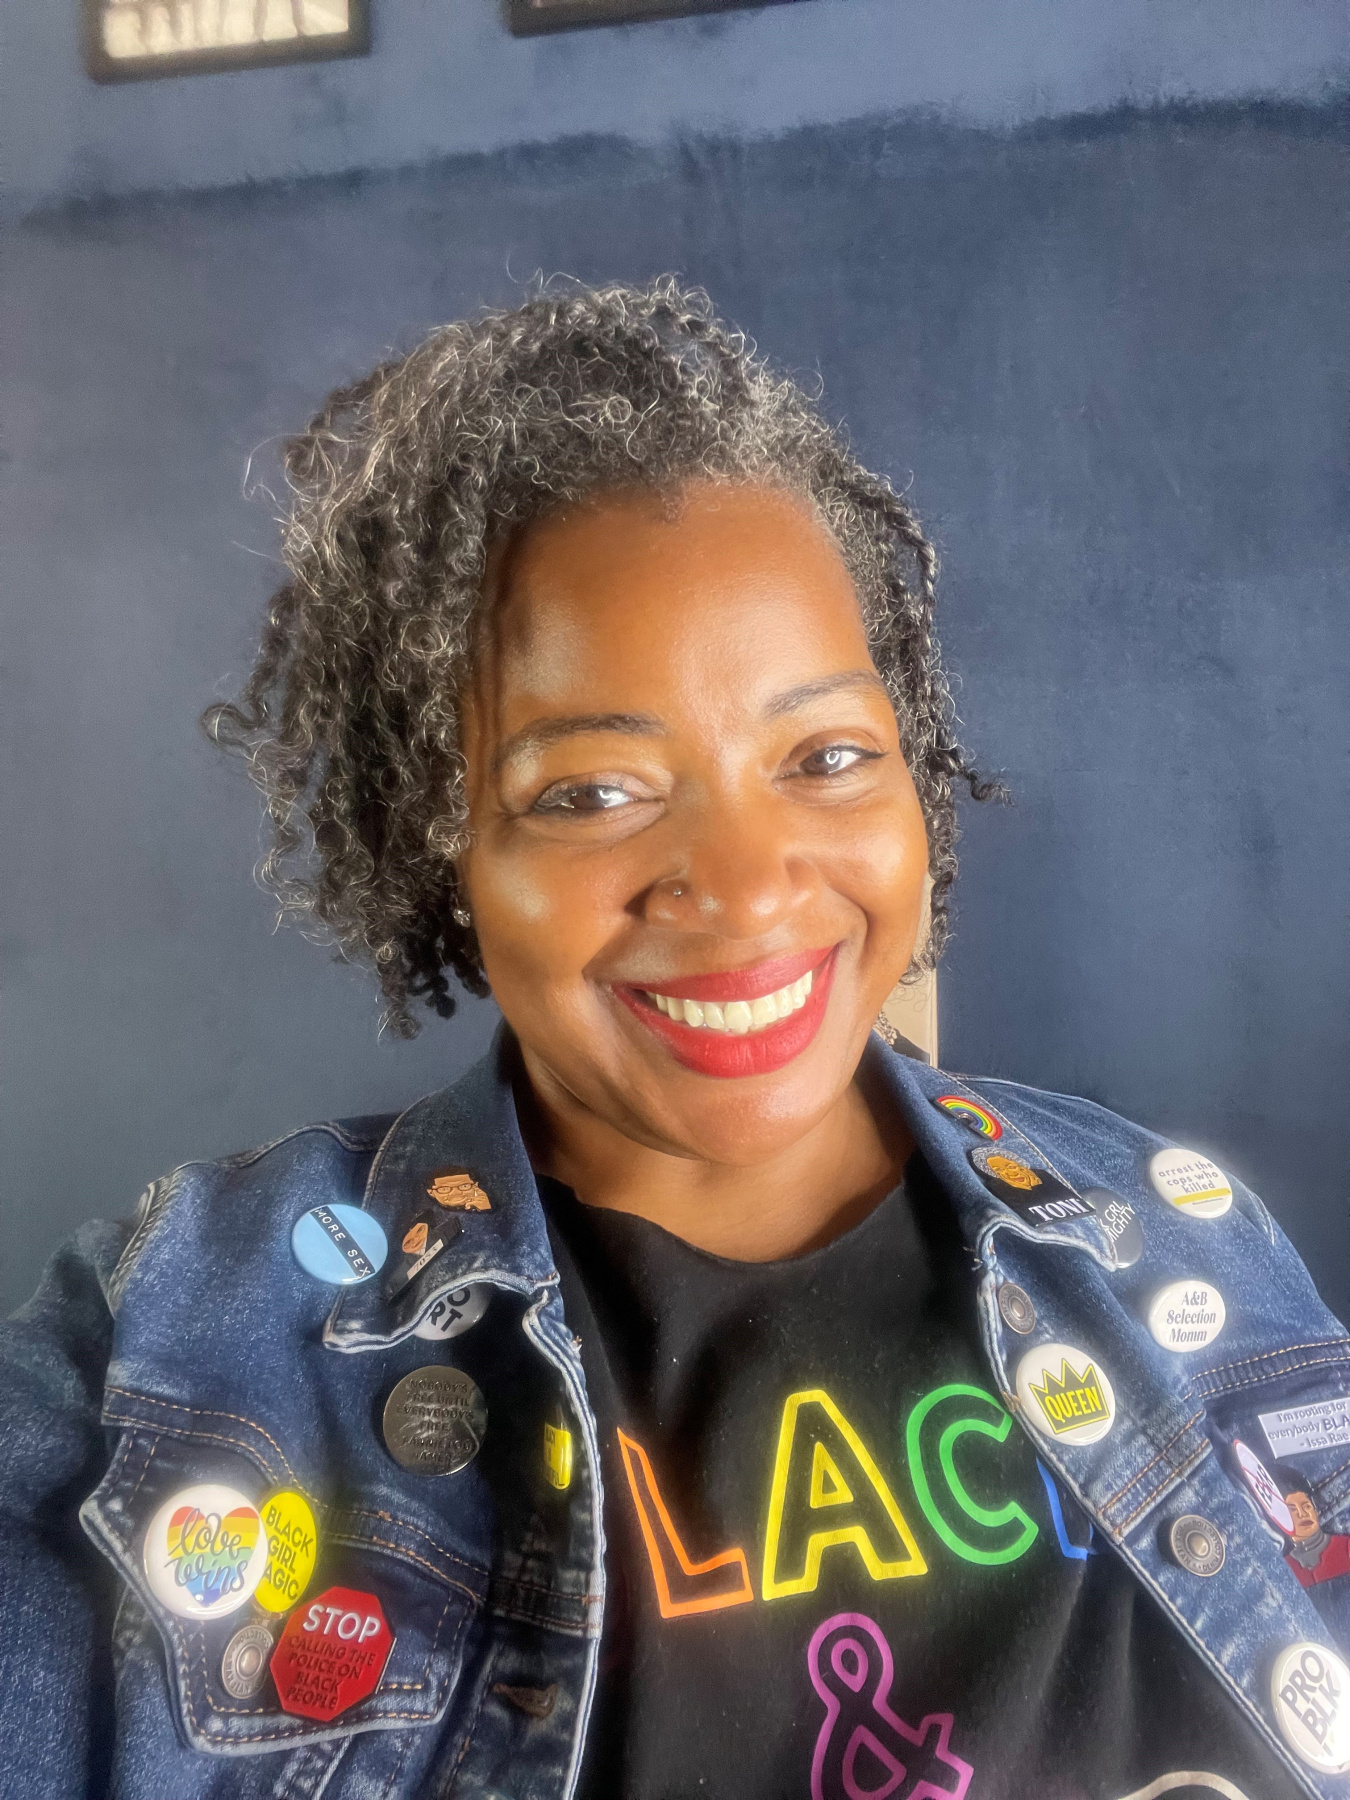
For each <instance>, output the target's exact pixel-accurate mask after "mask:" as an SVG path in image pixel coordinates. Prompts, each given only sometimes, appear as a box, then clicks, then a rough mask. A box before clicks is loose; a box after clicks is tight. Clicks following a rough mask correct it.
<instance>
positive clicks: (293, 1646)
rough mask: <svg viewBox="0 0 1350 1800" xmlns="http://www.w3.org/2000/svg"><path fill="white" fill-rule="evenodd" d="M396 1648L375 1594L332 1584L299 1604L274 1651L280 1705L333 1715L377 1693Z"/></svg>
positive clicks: (306, 1715) (306, 1714)
mask: <svg viewBox="0 0 1350 1800" xmlns="http://www.w3.org/2000/svg"><path fill="white" fill-rule="evenodd" d="M393 1647H394V1634H393V1632H392V1631H390V1629H389V1624H388V1621H387V1620H386V1618H385V1616H384V1608H383V1607H382V1606H381V1605H380V1603H379V1601H378V1600H377V1599H376V1597H375V1595H374V1594H362V1593H359V1592H358V1591H357V1590H356V1589H355V1588H341V1587H332V1588H329V1589H328V1590H327V1592H326V1593H322V1594H320V1595H319V1597H318V1599H317V1600H312V1601H311V1602H310V1603H309V1605H308V1606H297V1607H296V1609H295V1611H294V1612H293V1613H292V1614H291V1616H290V1618H289V1619H288V1620H287V1621H286V1629H285V1630H284V1631H283V1632H282V1634H281V1640H280V1642H279V1643H278V1644H277V1647H276V1649H275V1650H274V1651H273V1652H272V1663H271V1668H272V1680H273V1681H274V1682H275V1683H276V1688H277V1693H278V1694H279V1695H280V1696H281V1704H282V1707H283V1708H284V1710H285V1711H286V1712H288V1713H298V1714H299V1715H300V1717H301V1718H303V1719H335V1718H336V1717H337V1715H338V1714H339V1713H340V1712H346V1711H347V1709H348V1707H351V1706H355V1705H356V1703H357V1701H358V1700H364V1699H365V1698H366V1696H367V1694H371V1693H374V1691H375V1688H376V1687H377V1685H378V1684H379V1679H380V1677H381V1675H383V1674H384V1665H385V1664H386V1663H387V1662H388V1661H389V1652H390V1651H391V1650H392V1649H393Z"/></svg>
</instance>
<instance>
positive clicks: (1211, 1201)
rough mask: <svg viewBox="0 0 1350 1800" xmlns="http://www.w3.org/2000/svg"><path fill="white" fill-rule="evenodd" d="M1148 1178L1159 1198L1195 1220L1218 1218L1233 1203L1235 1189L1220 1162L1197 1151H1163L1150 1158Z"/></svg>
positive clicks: (1174, 1149)
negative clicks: (1199, 1154) (1214, 1161)
mask: <svg viewBox="0 0 1350 1800" xmlns="http://www.w3.org/2000/svg"><path fill="white" fill-rule="evenodd" d="M1148 1178H1149V1180H1150V1181H1151V1182H1152V1183H1153V1191H1154V1193H1155V1194H1157V1195H1158V1197H1159V1199H1161V1200H1166V1202H1167V1203H1168V1205H1169V1206H1175V1207H1176V1209H1177V1211H1178V1212H1180V1213H1185V1214H1187V1216H1188V1217H1190V1218H1192V1219H1218V1218H1221V1217H1222V1216H1223V1214H1224V1213H1226V1212H1227V1211H1228V1209H1229V1207H1230V1206H1231V1205H1232V1204H1233V1189H1232V1186H1231V1184H1230V1182H1229V1180H1228V1177H1227V1176H1226V1175H1225V1174H1224V1172H1223V1170H1222V1169H1221V1168H1220V1167H1219V1166H1218V1164H1217V1163H1212V1162H1211V1161H1210V1160H1209V1158H1208V1157H1207V1156H1197V1155H1196V1153H1195V1151H1194V1150H1181V1149H1176V1148H1173V1149H1170V1150H1159V1151H1157V1152H1156V1154H1155V1155H1153V1156H1152V1157H1150V1158H1149V1165H1148Z"/></svg>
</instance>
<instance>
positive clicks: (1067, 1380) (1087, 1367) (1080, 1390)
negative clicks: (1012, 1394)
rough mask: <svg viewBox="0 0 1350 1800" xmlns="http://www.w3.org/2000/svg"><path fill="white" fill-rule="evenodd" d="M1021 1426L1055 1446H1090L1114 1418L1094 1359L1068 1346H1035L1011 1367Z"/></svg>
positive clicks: (1112, 1401)
mask: <svg viewBox="0 0 1350 1800" xmlns="http://www.w3.org/2000/svg"><path fill="white" fill-rule="evenodd" d="M1017 1398H1018V1400H1019V1401H1020V1402H1021V1405H1022V1410H1023V1412H1024V1414H1025V1416H1026V1419H1027V1422H1028V1423H1029V1424H1030V1425H1031V1426H1032V1427H1033V1429H1034V1430H1036V1431H1038V1432H1039V1433H1040V1434H1041V1436H1042V1437H1045V1438H1051V1439H1053V1440H1054V1441H1055V1442H1056V1443H1060V1444H1095V1443H1096V1442H1097V1440H1098V1439H1099V1438H1104V1437H1105V1436H1106V1434H1107V1432H1108V1431H1110V1429H1111V1427H1112V1425H1113V1424H1114V1423H1115V1417H1116V1396H1115V1394H1114V1392H1113V1391H1112V1388H1111V1383H1110V1381H1109V1380H1108V1379H1107V1377H1106V1376H1105V1375H1104V1374H1103V1372H1102V1370H1101V1368H1100V1367H1099V1365H1098V1364H1097V1361H1096V1359H1095V1358H1094V1357H1093V1356H1092V1355H1090V1354H1089V1352H1088V1351H1086V1350H1079V1349H1077V1348H1076V1347H1075V1346H1074V1345H1073V1344H1037V1346H1036V1348H1035V1349H1034V1350H1028V1351H1027V1353H1026V1355H1025V1356H1024V1357H1023V1358H1022V1360H1021V1362H1020V1363H1019V1364H1018V1365H1017Z"/></svg>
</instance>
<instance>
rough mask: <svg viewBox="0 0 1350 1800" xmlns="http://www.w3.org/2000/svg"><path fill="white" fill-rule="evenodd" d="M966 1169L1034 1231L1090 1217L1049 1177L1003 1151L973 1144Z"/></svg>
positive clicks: (1088, 1206)
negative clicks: (968, 1168) (1031, 1226)
mask: <svg viewBox="0 0 1350 1800" xmlns="http://www.w3.org/2000/svg"><path fill="white" fill-rule="evenodd" d="M967 1154H968V1156H969V1158H970V1166H971V1168H973V1169H974V1171H975V1173H976V1174H977V1175H978V1176H979V1178H980V1180H981V1181H982V1182H983V1183H984V1185H985V1187H986V1188H988V1190H989V1192H990V1193H991V1194H992V1195H993V1196H994V1198H995V1199H996V1200H1001V1201H1002V1202H1003V1203H1004V1205H1005V1206H1010V1207H1011V1208H1012V1209H1013V1211H1014V1212H1015V1213H1017V1215H1018V1216H1019V1217H1020V1218H1023V1219H1025V1220H1026V1221H1027V1223H1028V1224H1029V1225H1034V1226H1035V1227H1036V1228H1037V1230H1038V1231H1043V1230H1045V1229H1047V1228H1048V1227H1050V1226H1054V1225H1062V1224H1064V1223H1066V1222H1067V1221H1068V1220H1070V1219H1085V1218H1088V1217H1090V1216H1091V1214H1092V1212H1093V1210H1094V1209H1093V1205H1092V1202H1091V1201H1090V1200H1084V1199H1083V1198H1082V1197H1081V1196H1080V1195H1078V1194H1075V1193H1074V1191H1073V1189H1072V1188H1071V1187H1066V1186H1065V1184H1064V1183H1063V1182H1062V1181H1060V1180H1058V1179H1057V1177H1055V1176H1054V1175H1052V1174H1051V1173H1050V1171H1049V1169H1042V1168H1038V1167H1037V1166H1036V1165H1034V1164H1032V1163H1026V1162H1023V1161H1022V1160H1021V1158H1020V1157H1016V1156H1013V1155H1012V1154H1011V1153H1010V1152H1009V1151H1007V1150H991V1149H990V1148H989V1146H988V1145H987V1144H977V1145H976V1147H975V1148H974V1149H973V1150H970V1151H968V1152H967Z"/></svg>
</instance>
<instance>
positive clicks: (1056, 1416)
mask: <svg viewBox="0 0 1350 1800" xmlns="http://www.w3.org/2000/svg"><path fill="white" fill-rule="evenodd" d="M1031 1391H1032V1393H1033V1394H1034V1395H1035V1396H1036V1398H1037V1400H1038V1401H1039V1402H1040V1406H1041V1411H1042V1412H1043V1413H1044V1414H1045V1416H1046V1419H1047V1421H1048V1423H1049V1426H1050V1429H1051V1431H1053V1432H1055V1433H1056V1434H1059V1433H1062V1432H1066V1431H1076V1430H1077V1429H1078V1427H1079V1426H1080V1425H1094V1424H1099V1423H1100V1422H1101V1421H1103V1420H1109V1419H1110V1417H1111V1410H1110V1408H1109V1407H1108V1406H1107V1404H1106V1401H1105V1400H1104V1399H1103V1398H1102V1385H1101V1382H1100V1381H1098V1379H1097V1371H1096V1369H1095V1368H1094V1367H1093V1365H1092V1364H1091V1363H1089V1364H1088V1366H1087V1368H1086V1369H1084V1371H1083V1373H1082V1374H1081V1375H1080V1374H1079V1373H1078V1371H1077V1369H1075V1368H1074V1366H1073V1364H1072V1363H1071V1362H1070V1361H1069V1359H1068V1357H1067V1356H1065V1357H1062V1358H1061V1359H1060V1369H1059V1374H1058V1375H1056V1374H1055V1372H1054V1371H1053V1369H1047V1370H1046V1371H1045V1385H1044V1386H1043V1387H1037V1385H1036V1383H1035V1382H1034V1381H1033V1382H1032V1383H1031Z"/></svg>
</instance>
